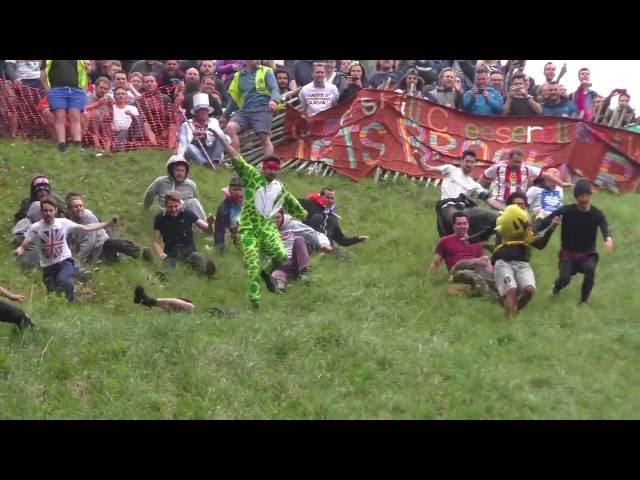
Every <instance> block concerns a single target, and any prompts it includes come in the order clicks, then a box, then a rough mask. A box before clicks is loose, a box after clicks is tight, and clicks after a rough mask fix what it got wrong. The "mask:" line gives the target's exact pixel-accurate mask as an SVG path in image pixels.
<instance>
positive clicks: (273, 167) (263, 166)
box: [262, 160, 280, 170]
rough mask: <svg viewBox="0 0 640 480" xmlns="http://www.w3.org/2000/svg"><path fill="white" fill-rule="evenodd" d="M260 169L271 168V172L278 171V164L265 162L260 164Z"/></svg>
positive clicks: (270, 161)
mask: <svg viewBox="0 0 640 480" xmlns="http://www.w3.org/2000/svg"><path fill="white" fill-rule="evenodd" d="M262 168H271V169H273V170H280V162H277V161H275V160H266V161H264V162H262Z"/></svg>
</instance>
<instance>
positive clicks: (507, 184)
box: [479, 148, 571, 209]
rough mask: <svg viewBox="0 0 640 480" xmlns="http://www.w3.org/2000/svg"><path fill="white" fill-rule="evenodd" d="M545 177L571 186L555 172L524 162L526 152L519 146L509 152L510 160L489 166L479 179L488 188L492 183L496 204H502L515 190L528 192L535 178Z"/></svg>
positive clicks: (563, 185) (552, 182)
mask: <svg viewBox="0 0 640 480" xmlns="http://www.w3.org/2000/svg"><path fill="white" fill-rule="evenodd" d="M538 178H544V179H545V180H548V181H549V182H550V183H551V184H553V185H560V186H561V187H563V188H566V187H570V186H571V184H570V183H566V182H563V181H562V179H560V178H559V177H557V176H556V175H554V173H553V172H550V171H544V170H542V168H540V167H536V166H534V165H527V164H526V163H525V162H524V152H523V151H522V150H520V149H519V148H514V149H512V150H511V151H510V152H509V160H508V161H507V162H506V163H496V164H494V165H491V166H490V167H489V168H487V169H486V170H485V171H484V173H483V174H482V176H481V177H480V179H479V183H480V185H482V186H483V187H485V188H488V187H489V186H490V185H491V184H492V183H494V186H493V194H492V195H491V196H492V197H493V198H494V199H495V202H494V205H492V206H494V207H495V206H502V208H503V209H504V204H505V202H506V199H507V197H508V196H509V195H511V193H513V192H515V191H521V192H526V191H527V189H528V188H529V185H531V184H533V182H534V180H536V179H538Z"/></svg>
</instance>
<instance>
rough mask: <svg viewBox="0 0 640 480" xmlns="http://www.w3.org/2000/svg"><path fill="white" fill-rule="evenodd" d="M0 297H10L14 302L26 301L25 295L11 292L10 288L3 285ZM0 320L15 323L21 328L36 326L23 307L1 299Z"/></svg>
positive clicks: (0, 289) (0, 288)
mask: <svg viewBox="0 0 640 480" xmlns="http://www.w3.org/2000/svg"><path fill="white" fill-rule="evenodd" d="M0 297H4V298H8V299H9V300H11V301H13V302H18V303H24V302H25V300H26V298H24V296H23V295H18V294H16V293H11V292H10V291H9V290H7V289H5V288H3V287H1V286H0ZM0 322H6V323H13V324H14V325H16V326H17V327H18V328H20V329H22V328H25V327H33V326H34V324H33V322H32V321H31V319H30V318H29V316H28V315H27V314H26V313H24V312H23V311H22V310H21V309H19V308H18V307H14V306H13V305H10V304H8V303H6V302H2V301H0Z"/></svg>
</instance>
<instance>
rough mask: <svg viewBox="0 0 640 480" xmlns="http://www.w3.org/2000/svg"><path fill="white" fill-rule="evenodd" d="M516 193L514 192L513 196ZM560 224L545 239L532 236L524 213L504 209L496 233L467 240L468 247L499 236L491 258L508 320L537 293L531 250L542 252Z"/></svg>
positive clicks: (480, 234) (510, 207)
mask: <svg viewBox="0 0 640 480" xmlns="http://www.w3.org/2000/svg"><path fill="white" fill-rule="evenodd" d="M514 193H515V192H514ZM559 223H560V221H559V220H556V221H554V222H553V224H551V222H549V223H548V224H547V226H549V224H551V228H549V229H547V231H546V232H545V233H544V235H534V233H533V231H532V230H531V225H530V223H529V216H528V214H527V212H526V210H525V209H523V208H522V207H520V206H518V205H516V204H513V205H509V206H508V207H506V208H505V209H504V211H503V212H502V213H501V214H500V216H499V217H498V219H497V221H496V225H497V226H496V228H495V229H493V230H492V229H488V230H487V231H485V232H481V233H479V234H477V235H474V236H470V237H468V239H467V240H468V242H469V243H474V242H477V241H482V240H486V238H488V237H489V236H490V235H491V234H495V233H498V234H500V237H501V242H500V243H499V244H498V245H497V246H496V248H495V250H494V251H493V256H492V257H491V263H492V264H493V274H494V277H495V281H496V288H497V289H498V293H499V294H500V297H501V298H502V299H503V300H504V309H505V313H506V315H507V318H509V319H512V318H513V317H515V316H516V315H517V314H518V313H519V312H520V310H522V309H523V308H524V307H526V306H527V304H528V303H529V301H530V300H531V299H532V298H533V294H534V293H535V291H536V280H535V277H534V275H533V269H532V268H531V265H530V264H529V259H530V258H531V247H535V248H537V249H538V250H542V249H543V248H545V247H546V246H547V244H548V243H549V239H550V238H551V235H552V234H553V231H554V230H555V228H556V227H557V226H558V225H559Z"/></svg>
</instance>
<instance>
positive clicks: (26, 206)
mask: <svg viewBox="0 0 640 480" xmlns="http://www.w3.org/2000/svg"><path fill="white" fill-rule="evenodd" d="M45 197H49V198H51V199H53V200H54V201H55V202H56V204H57V207H58V217H65V216H66V215H65V212H66V211H67V210H66V205H65V202H64V200H63V199H62V198H61V197H60V196H59V195H57V194H56V193H55V192H52V191H51V181H50V180H49V179H48V178H47V177H45V176H44V175H36V176H35V177H33V179H32V180H31V184H30V191H29V196H28V197H26V198H24V199H23V200H22V201H21V202H20V208H19V209H18V211H17V212H16V213H15V214H14V215H13V219H14V221H15V222H16V223H15V225H14V227H13V228H12V229H11V235H12V236H13V242H12V243H13V246H14V247H17V246H18V245H20V244H21V243H22V241H23V240H24V235H25V233H26V232H27V229H28V228H29V227H30V226H31V225H32V224H33V223H36V222H38V221H40V220H42V215H41V213H40V200H42V199H43V198H45ZM18 265H19V266H20V267H21V268H22V269H23V270H25V271H30V270H33V269H34V268H36V267H37V266H38V251H37V250H36V248H35V246H34V245H32V246H31V247H30V248H29V250H28V251H27V252H26V254H25V255H24V256H22V257H20V258H18Z"/></svg>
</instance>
